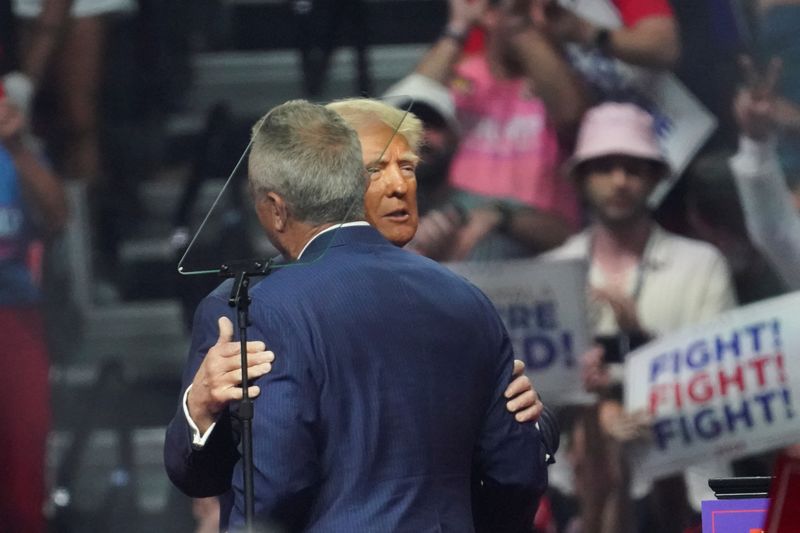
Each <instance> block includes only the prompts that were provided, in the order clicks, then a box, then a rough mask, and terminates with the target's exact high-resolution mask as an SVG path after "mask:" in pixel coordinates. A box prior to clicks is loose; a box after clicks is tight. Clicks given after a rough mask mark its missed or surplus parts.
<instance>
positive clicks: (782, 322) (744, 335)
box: [625, 292, 800, 477]
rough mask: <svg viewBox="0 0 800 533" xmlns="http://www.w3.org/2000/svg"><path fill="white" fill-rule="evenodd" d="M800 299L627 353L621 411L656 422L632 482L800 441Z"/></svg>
mask: <svg viewBox="0 0 800 533" xmlns="http://www.w3.org/2000/svg"><path fill="white" fill-rule="evenodd" d="M798 310H800V292H795V293H792V294H788V295H785V296H780V297H778V298H772V299H769V300H764V301H762V302H759V303H756V304H752V305H748V306H744V307H740V308H737V309H734V310H731V311H728V312H726V313H723V314H722V315H720V316H719V317H718V318H717V319H715V320H714V321H712V322H709V323H706V324H705V325H698V326H694V327H691V328H686V329H683V330H679V331H677V332H674V333H671V334H669V335H666V336H664V337H661V338H660V339H658V340H656V341H654V342H651V343H650V344H648V345H646V346H644V347H642V348H640V349H638V350H636V351H634V352H632V353H631V354H630V355H629V356H628V358H627V359H626V362H625V392H626V397H625V406H626V408H627V409H628V410H629V411H634V410H640V409H644V410H646V411H647V412H648V413H649V414H650V415H651V416H652V418H653V424H652V442H651V443H650V444H649V445H643V446H638V447H635V448H634V449H632V450H631V455H630V457H631V460H632V462H633V464H634V465H635V468H634V472H635V473H636V474H637V475H641V476H649V477H662V476H665V475H669V474H672V473H676V472H679V471H681V470H683V469H684V468H685V467H686V466H688V465H691V464H693V463H699V462H702V461H704V460H707V459H708V458H709V457H717V458H720V459H723V460H725V459H735V458H738V457H742V456H745V455H750V454H753V453H758V452H762V451H766V450H771V449H775V448H779V447H782V446H784V445H787V444H790V443H793V442H795V441H797V440H798V437H799V436H800V401H799V400H798V398H800V313H798Z"/></svg>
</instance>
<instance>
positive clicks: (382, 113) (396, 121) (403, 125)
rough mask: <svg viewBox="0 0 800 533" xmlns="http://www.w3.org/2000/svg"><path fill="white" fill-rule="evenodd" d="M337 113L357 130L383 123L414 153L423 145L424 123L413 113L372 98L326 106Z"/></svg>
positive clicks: (350, 100) (343, 101) (350, 99)
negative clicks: (403, 140)
mask: <svg viewBox="0 0 800 533" xmlns="http://www.w3.org/2000/svg"><path fill="white" fill-rule="evenodd" d="M325 107H327V108H328V109H331V110H333V111H335V112H336V113H338V114H339V116H341V117H342V118H343V119H344V120H345V122H347V123H348V124H349V125H350V127H352V128H353V129H355V130H358V129H360V128H361V127H363V126H367V125H369V124H372V123H374V122H375V121H376V120H377V121H380V122H383V123H384V124H386V125H387V126H389V127H390V128H392V129H393V130H394V129H396V130H397V133H398V134H399V135H402V136H403V138H404V139H405V140H406V142H407V143H408V146H409V147H410V148H411V150H412V151H413V152H415V153H416V152H417V151H419V147H420V145H421V144H422V121H421V120H420V119H418V118H417V116H416V115H414V114H413V113H411V112H406V111H405V110H402V109H398V108H396V107H394V106H391V105H389V104H387V103H386V102H382V101H380V100H374V99H371V98H346V99H344V100H336V101H335V102H331V103H330V104H328V105H326V106H325Z"/></svg>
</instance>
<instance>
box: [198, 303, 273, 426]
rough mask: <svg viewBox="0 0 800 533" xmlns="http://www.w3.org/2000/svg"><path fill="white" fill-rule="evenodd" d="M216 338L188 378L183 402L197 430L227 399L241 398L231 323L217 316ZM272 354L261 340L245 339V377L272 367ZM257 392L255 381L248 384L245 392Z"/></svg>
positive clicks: (237, 346)
mask: <svg viewBox="0 0 800 533" xmlns="http://www.w3.org/2000/svg"><path fill="white" fill-rule="evenodd" d="M218 324H219V339H218V340H217V343H216V344H215V345H214V346H212V347H211V349H209V350H208V353H207V354H206V356H205V358H204V359H203V362H202V363H201V364H200V368H198V369H197V373H196V374H195V376H194V379H193V380H192V390H191V391H190V392H189V397H188V399H187V404H188V408H189V415H190V416H191V417H192V420H193V421H194V422H195V424H197V427H198V429H199V430H200V432H201V433H204V432H205V430H206V429H208V427H209V426H210V425H211V424H212V423H214V421H215V420H216V418H217V417H218V416H219V414H220V413H221V412H222V410H223V409H224V408H225V406H227V405H228V404H229V403H230V402H233V401H237V400H241V399H242V397H243V392H242V387H241V384H242V365H241V351H240V344H239V342H234V341H233V324H232V323H231V321H230V320H228V318H226V317H220V319H219V321H218ZM274 360H275V354H274V353H272V352H271V351H267V349H266V346H265V345H264V343H263V342H261V341H249V342H248V343H247V377H248V379H255V378H258V377H261V376H263V375H264V374H266V373H268V372H269V371H270V370H272V361H274ZM260 392H261V390H260V389H259V387H258V385H251V386H249V387H248V388H247V393H248V395H249V396H250V397H251V398H255V397H256V396H258V394H259V393H260Z"/></svg>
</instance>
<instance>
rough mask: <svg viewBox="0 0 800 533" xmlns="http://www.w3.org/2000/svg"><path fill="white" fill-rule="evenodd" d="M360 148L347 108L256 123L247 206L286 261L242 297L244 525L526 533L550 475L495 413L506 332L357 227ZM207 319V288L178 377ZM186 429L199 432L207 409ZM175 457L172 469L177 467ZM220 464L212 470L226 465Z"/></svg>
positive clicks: (484, 304)
mask: <svg viewBox="0 0 800 533" xmlns="http://www.w3.org/2000/svg"><path fill="white" fill-rule="evenodd" d="M390 150H391V147H390ZM393 155H394V154H388V155H387V158H386V160H387V161H388V160H391V159H392V157H393ZM361 158H362V155H361V151H360V145H359V142H358V138H357V137H356V134H355V132H354V131H353V130H352V129H350V128H349V127H348V126H347V125H346V124H345V123H344V121H343V120H342V118H341V117H339V116H338V115H337V114H336V113H335V112H333V111H332V110H329V109H326V108H324V107H321V106H316V105H312V104H309V103H307V102H303V101H293V102H288V103H286V104H283V105H281V106H278V107H277V108H275V109H273V110H272V111H270V112H269V113H268V114H267V115H266V116H265V117H264V118H263V119H262V120H261V121H259V123H258V124H257V126H256V127H255V129H254V137H253V147H252V152H251V155H250V160H249V173H250V184H251V187H252V190H253V193H254V201H255V204H256V211H257V213H258V217H259V220H260V222H261V224H262V226H263V227H264V229H265V231H266V233H267V235H268V236H269V238H270V240H271V241H272V242H273V244H274V245H275V246H276V247H277V248H278V249H279V250H280V251H281V252H282V253H283V254H284V256H285V257H286V258H288V259H290V260H291V261H292V262H293V263H292V265H291V266H289V267H286V268H280V269H277V270H276V271H275V272H274V273H273V274H272V275H271V276H269V277H267V278H266V279H265V280H264V281H262V282H261V283H260V284H259V285H258V286H256V287H255V288H254V289H252V290H251V297H252V303H251V306H250V318H251V324H250V327H249V328H248V336H249V338H254V339H263V340H264V342H265V343H266V345H267V346H268V347H269V348H270V350H271V351H273V352H274V353H275V354H276V357H275V360H274V363H273V366H272V370H271V372H269V373H266V374H263V373H259V375H260V376H261V377H259V378H258V380H257V382H256V384H257V385H254V386H258V387H259V388H260V394H258V396H257V397H256V399H255V401H254V411H255V413H254V418H253V452H254V453H253V455H254V466H255V472H254V486H255V509H256V515H257V518H258V520H259V522H263V523H271V524H277V525H280V526H282V527H285V528H287V529H288V530H289V531H415V532H416V531H427V530H442V531H459V532H461V531H464V532H469V531H474V530H475V529H478V530H487V531H517V530H524V529H525V527H526V526H528V525H529V524H530V523H531V522H530V520H531V519H532V515H533V512H534V511H535V509H536V503H537V499H538V495H539V494H540V493H541V491H542V490H543V489H544V488H545V486H546V480H547V475H546V471H545V467H544V461H542V460H541V458H540V457H539V456H543V455H544V449H543V447H542V445H541V436H540V435H539V432H538V429H537V428H536V427H535V426H533V425H532V424H519V423H517V422H516V421H515V419H514V415H513V414H511V413H510V412H508V411H507V410H506V405H505V404H506V398H505V397H504V395H503V393H504V390H505V389H506V385H507V384H508V383H509V381H510V379H511V371H512V360H513V354H512V350H511V346H510V342H509V340H508V336H507V333H506V331H505V329H504V327H503V325H502V322H501V321H500V318H499V317H498V315H497V313H496V312H495V310H494V308H493V307H492V305H491V303H490V302H489V301H488V300H487V299H486V298H485V296H484V295H483V294H481V293H480V292H479V291H478V290H477V289H476V288H475V287H473V286H471V285H469V284H468V283H466V282H465V281H464V280H462V279H461V278H460V277H458V276H457V275H455V274H453V273H452V272H450V271H449V270H447V269H446V268H444V267H441V266H439V265H437V264H436V263H434V262H432V261H430V260H427V259H425V258H422V257H420V256H418V255H416V254H413V253H409V252H405V251H403V250H401V249H399V248H397V247H396V246H394V245H392V244H391V243H390V242H389V241H387V240H386V239H384V238H383V237H382V236H381V235H380V233H378V231H376V230H375V229H374V228H372V227H371V226H369V225H368V224H367V223H366V222H364V221H363V220H362V219H363V217H364V213H363V205H364V202H363V199H364V191H365V189H366V187H367V184H368V178H367V177H366V176H365V174H364V167H363V163H362V159H361ZM380 161H383V159H381V160H380ZM380 161H379V163H380ZM411 175H413V173H412V174H411ZM220 316H226V317H229V318H232V310H231V309H230V308H229V307H228V305H227V298H226V295H224V294H222V293H220V292H218V291H215V292H214V293H212V294H211V295H209V296H208V297H207V298H206V299H205V300H204V301H203V303H202V304H201V306H200V308H199V309H198V312H197V315H196V317H195V325H194V330H193V342H192V351H191V352H190V361H189V363H188V365H187V367H186V370H185V374H184V378H185V379H184V381H185V382H186V381H187V378H188V381H191V379H192V377H193V376H194V375H195V373H196V371H197V368H198V366H199V365H200V362H201V361H202V358H203V355H204V351H205V349H207V347H208V346H209V338H212V340H211V343H212V344H213V337H215V336H216V332H217V320H218V318H219V317H220ZM259 344H260V343H259ZM262 347H263V345H262ZM265 364H268V363H265ZM191 400H192V397H191V395H189V397H188V404H189V410H190V411H191V403H192V402H191ZM448 407H451V408H448ZM196 422H197V424H198V426H199V429H200V430H201V433H202V432H204V426H205V428H208V424H209V423H213V419H211V420H196ZM228 423H229V422H228ZM172 452H176V453H177V454H178V455H179V452H177V450H173V451H172ZM172 452H171V450H170V447H169V446H168V447H167V449H166V453H165V458H166V462H167V468H168V471H170V469H171V468H172V467H174V465H181V462H182V461H185V460H186V458H185V457H183V456H177V457H176V456H175V455H176V453H172ZM532 454H533V455H532ZM217 459H218V461H216V462H215V465H212V464H209V465H208V468H215V467H218V468H225V467H224V466H223V465H224V463H225V461H224V460H222V459H224V458H222V459H221V458H219V457H217ZM171 465H172V466H171ZM232 485H233V489H234V490H233V493H234V501H233V502H232V503H231V504H230V505H227V506H226V508H224V509H223V511H222V513H223V521H224V518H227V517H229V518H230V521H229V525H230V526H231V527H232V528H236V527H238V526H241V525H242V522H243V507H244V501H243V494H242V485H243V474H242V464H241V462H240V461H237V462H236V466H235V468H234V475H233V480H232ZM473 515H474V516H473ZM473 520H474V521H473Z"/></svg>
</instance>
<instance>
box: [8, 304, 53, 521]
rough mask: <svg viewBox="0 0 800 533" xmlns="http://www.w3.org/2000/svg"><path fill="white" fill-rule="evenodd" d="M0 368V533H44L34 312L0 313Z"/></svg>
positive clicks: (43, 396)
mask: <svg viewBox="0 0 800 533" xmlns="http://www.w3.org/2000/svg"><path fill="white" fill-rule="evenodd" d="M0 364H2V367H0V533H6V532H9V533H10V532H15V533H16V532H23V531H24V532H26V533H44V531H45V526H46V524H45V519H44V515H43V514H42V505H43V503H44V496H45V487H44V465H45V446H46V442H47V432H48V430H49V428H50V388H49V384H48V371H49V363H48V358H47V348H46V345H45V340H44V328H43V326H42V317H41V314H40V312H39V310H38V309H36V308H32V307H20V308H3V309H0Z"/></svg>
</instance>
